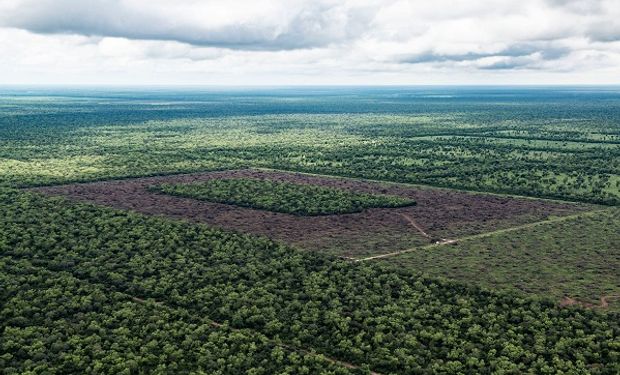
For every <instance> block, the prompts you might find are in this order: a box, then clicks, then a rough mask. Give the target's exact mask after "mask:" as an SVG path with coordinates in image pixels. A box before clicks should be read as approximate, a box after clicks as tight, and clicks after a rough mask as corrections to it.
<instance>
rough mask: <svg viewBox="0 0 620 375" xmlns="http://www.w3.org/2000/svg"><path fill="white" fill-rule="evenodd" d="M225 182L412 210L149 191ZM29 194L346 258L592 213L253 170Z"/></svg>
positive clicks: (522, 200) (488, 197) (531, 202)
mask: <svg viewBox="0 0 620 375" xmlns="http://www.w3.org/2000/svg"><path fill="white" fill-rule="evenodd" d="M230 177H243V178H256V179H270V180H276V181H287V182H293V183H299V184H313V185H321V186H330V187H337V188H341V189H347V190H351V191H357V192H367V193H379V194H390V195H397V196H402V197H406V198H412V199H414V200H415V201H416V202H417V204H416V205H415V206H410V207H401V208H371V209H368V210H365V211H363V212H360V213H354V214H343V215H328V216H314V217H310V216H301V217H300V216H294V215H289V214H285V213H278V212H270V211H263V210H255V209H251V208H244V207H238V206H232V205H226V204H220V203H211V202H206V201H200V200H195V199H190V198H182V197H175V196H171V195H164V194H159V193H154V192H150V191H148V190H147V188H148V186H150V185H156V184H160V183H190V182H197V181H206V180H209V179H214V178H230ZM33 190H35V191H39V192H42V193H44V194H49V195H60V196H66V197H68V198H70V199H73V200H76V201H82V202H91V203H96V204H100V205H105V206H111V207H115V208H120V209H128V210H133V211H137V212H141V213H145V214H152V215H164V216H168V217H172V218H178V219H186V220H189V221H192V222H201V223H206V224H208V225H211V226H214V227H219V228H223V229H227V230H235V231H239V232H246V233H252V234H259V235H265V236H268V237H270V238H272V239H275V240H279V241H284V242H287V243H289V244H292V245H295V246H298V247H302V248H305V249H309V250H318V251H325V252H329V253H332V254H337V255H340V256H345V257H358V256H365V255H366V256H368V255H376V254H382V253H389V252H393V251H396V250H402V249H405V248H409V247H414V246H420V245H427V244H429V243H431V242H432V241H433V239H442V238H456V237H459V236H463V235H472V234H477V233H483V232H487V231H491V230H497V229H501V228H508V227H512V226H515V225H520V224H524V223H528V222H534V221H539V220H543V219H545V218H547V217H548V216H549V215H555V216H563V215H568V214H571V213H575V212H578V211H584V210H587V209H590V206H588V205H579V204H572V203H563V202H555V201H545V200H535V199H526V198H514V197H508V196H499V195H490V194H477V193H467V192H462V191H456V190H449V189H435V188H426V187H414V186H410V185H399V184H383V183H380V182H372V181H360V180H354V179H341V178H331V177H321V176H314V175H307V174H301V173H289V172H278V171H265V170H252V169H245V170H234V171H221V172H207V173H196V174H187V175H174V176H158V177H145V178H136V179H127V180H114V181H104V182H94V183H85V184H72V185H62V186H51V187H41V188H35V189H33ZM413 223H415V225H413ZM422 228H424V229H422ZM421 229H422V230H421Z"/></svg>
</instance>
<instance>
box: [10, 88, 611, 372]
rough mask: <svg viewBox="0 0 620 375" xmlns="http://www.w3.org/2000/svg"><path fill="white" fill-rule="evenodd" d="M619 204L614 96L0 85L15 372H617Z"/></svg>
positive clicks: (586, 91)
mask: <svg viewBox="0 0 620 375" xmlns="http://www.w3.org/2000/svg"><path fill="white" fill-rule="evenodd" d="M214 171H220V172H217V173H220V175H223V174H224V173H228V174H229V175H231V176H257V175H258V176H260V175H267V174H269V173H271V174H270V175H271V176H278V175H279V176H280V178H284V177H282V176H284V175H286V174H289V175H290V174H295V175H296V176H297V177H295V178H293V177H290V181H315V182H317V181H320V179H323V180H327V179H329V180H330V181H331V182H329V183H328V182H323V184H322V185H321V184H320V183H316V184H313V183H305V184H303V183H302V184H296V183H286V182H282V180H278V181H275V180H273V181H271V180H261V179H256V178H254V179H250V178H228V179H226V178H222V179H213V180H208V181H206V180H197V179H195V178H194V177H195V176H194V175H189V174H193V173H197V172H200V173H204V174H205V175H204V176H203V177H204V178H205V179H208V178H211V177H208V176H206V174H208V173H211V172H214ZM304 173H305V174H304ZM302 174H303V178H302V177H300V176H302ZM163 176H166V177H165V178H169V177H174V178H175V179H176V180H175V181H194V182H195V181H200V182H197V183H179V182H175V183H171V184H161V183H159V184H157V183H155V184H151V185H149V184H147V183H144V182H136V181H135V180H136V178H138V177H139V178H142V179H144V178H151V179H154V180H157V179H158V178H162V179H163V178H164V177H163ZM192 176H194V177H192ZM203 177H201V178H203ZM343 177H347V179H344V178H343ZM274 178H275V177H274ZM345 180H346V182H345ZM371 180H372V181H371ZM93 181H99V182H100V183H98V184H90V185H93V186H88V187H86V186H84V185H85V184H83V183H86V182H93ZM123 181H125V182H127V183H121V182H123ZM159 181H163V180H159ZM65 184H72V185H65ZM142 184H144V185H142ZM372 184H376V185H381V186H379V187H376V188H372V189H371V187H372V186H375V185H372ZM371 185H372V186H371ZM148 186H150V189H151V190H152V191H147V188H148ZM343 186H349V187H352V188H350V189H347V188H339V187H343ZM35 187H39V188H41V189H42V187H48V188H49V189H50V191H51V190H53V189H52V188H57V189H58V191H61V190H62V191H65V192H67V194H66V195H65V196H66V197H60V196H57V195H54V194H51V193H49V194H43V193H38V192H36V191H35V190H33V188H35ZM355 187H357V188H355ZM114 189H117V190H119V191H120V190H122V191H120V192H119V191H116V192H115V191H114ZM356 189H357V190H356ZM373 189H376V190H373ZM390 189H392V190H390ZM388 190H389V191H393V192H399V191H400V192H403V193H402V194H396V193H395V194H393V195H389V194H387V193H386V194H384V193H382V192H385V191H388ZM39 191H42V190H39ZM364 191H365V192H368V191H371V192H372V194H370V193H364ZM143 193H144V194H143ZM87 194H91V195H93V196H97V197H98V198H99V199H101V200H105V199H104V198H106V199H107V198H110V199H109V200H107V201H112V200H113V199H118V198H119V197H127V200H128V201H127V202H121V203H123V204H117V206H115V207H117V208H112V207H107V206H105V205H99V204H94V203H84V201H88V199H86V198H87V197H86V195H87ZM106 194H107V195H109V197H106ZM401 196H402V197H405V196H414V197H415V199H411V198H406V199H405V198H402V197H401ZM131 197H134V198H135V200H134V201H132V200H131V199H130V198H131ZM136 197H137V198H136ZM152 197H156V198H157V199H155V198H152ZM188 198H189V199H188ZM201 200H206V202H205V201H201ZM179 201H185V202H186V205H175V203H178V202H179ZM89 202H91V201H89ZM145 202H146V203H145ZM187 202H189V204H191V205H192V206H195V207H188V204H187ZM209 202H219V203H218V204H212V203H209ZM116 203H119V202H116ZM160 203H161V204H169V205H170V206H167V207H155V208H156V209H153V207H152V206H156V205H157V204H160ZM619 204H620V93H619V92H618V91H617V90H616V89H600V90H593V89H590V88H584V87H556V88H519V87H511V88H484V89H482V88H475V87H472V88H461V89H458V90H457V89H451V88H432V89H431V88H403V87H398V88H392V87H385V88H348V87H342V88H334V89H332V90H331V91H330V90H323V89H316V90H302V89H294V88H280V89H247V90H231V91H226V90H216V91H209V90H199V89H192V88H187V89H180V88H179V89H178V90H176V91H166V90H151V91H149V90H141V89H123V90H115V89H112V88H108V89H97V88H80V89H78V88H37V89H33V90H30V91H28V92H25V91H23V90H19V89H0V373H2V374H84V373H101V374H150V373H153V374H216V375H219V374H221V375H229V374H230V375H233V374H235V375H236V374H248V375H262V374H264V375H268V374H282V375H284V374H290V375H296V374H308V375H313V374H325V375H341V374H342V375H346V374H355V375H358V374H359V375H361V374H365V375H396V374H429V375H430V374H606V375H611V374H614V375H615V374H619V373H620V315H619V314H620V311H619V310H618V300H617V299H614V298H616V297H615V296H616V295H617V294H618V293H619V292H620V291H619V290H618V285H619V283H618V277H619V275H618V273H617V272H618V271H617V270H618V269H619V268H620V266H619V263H618V261H619V258H618V248H619V247H618V241H619V240H620V239H619V238H618V233H620V220H619V216H618V215H619V212H618V207H617V206H618V205H619ZM139 205H145V206H147V207H142V208H145V209H144V212H143V213H139V212H138V211H140V209H139V208H140V207H137V206H139ZM149 205H150V206H149ZM214 206H217V207H220V208H221V207H224V208H222V209H220V211H218V214H219V215H220V216H218V217H217V218H216V219H217V220H219V221H217V220H215V219H214V221H213V223H215V224H213V225H211V224H209V225H207V224H205V222H206V220H205V221H201V220H200V218H205V219H209V218H211V219H213V217H215V209H214V208H213V207H214ZM238 206H242V208H240V207H238ZM403 206H407V207H403ZM421 206H424V207H421ZM205 207H206V208H205ZM373 207H384V208H382V209H381V210H380V209H377V210H372V209H370V208H373ZM418 208H420V209H419V210H418ZM199 209H202V210H203V211H204V212H198V211H199ZM149 210H150V211H149ZM209 210H211V211H209ZM235 210H236V211H235ZM382 210H385V211H382ZM265 211H273V212H265ZM360 211H361V212H360ZM374 211H381V212H380V213H379V214H377V216H373V215H370V213H373V212H374ZM159 213H173V214H174V213H176V215H177V216H176V218H175V217H171V216H166V215H160V214H159ZM188 213H189V214H191V215H193V216H192V217H191V218H190V217H188V216H184V215H187V214H188ZM244 213H245V214H247V213H252V217H253V218H254V222H253V223H251V225H250V226H247V225H246V226H245V227H244V225H242V224H248V223H247V222H245V223H236V224H238V225H237V226H231V227H230V229H223V227H224V226H219V225H216V224H217V223H225V222H227V221H226V220H228V221H231V220H237V218H239V217H244V216H243V215H244ZM282 213H288V214H291V215H285V214H282ZM342 213H347V215H343V216H346V217H347V218H348V221H347V220H341V222H340V223H339V225H341V226H338V225H329V223H330V220H337V219H338V216H336V215H338V214H342ZM312 215H319V217H305V216H312ZM364 215H366V216H364ZM407 215H409V216H407ZM416 215H417V216H416ZM246 216H250V215H246ZM302 216H303V217H302ZM362 216H364V217H365V218H366V219H365V221H364V222H362V221H361V220H359V218H360V217H362ZM267 217H269V218H271V219H270V220H274V221H268V220H266V219H265V218H267ZM375 219H377V220H383V221H384V223H382V224H384V226H381V225H376V226H374V227H367V226H368V225H372V224H373V223H374V222H375V221H377V220H375ZM416 220H417V221H416ZM388 221H389V222H388ZM418 221H419V223H418ZM276 222H279V223H284V229H283V232H284V234H286V236H283V237H281V238H280V239H274V238H268V237H267V235H269V234H272V233H274V230H273V229H274V228H271V227H270V226H271V223H276ZM301 222H305V224H304V225H306V226H305V227H303V226H299V227H294V225H300V224H299V223H301ZM319 223H322V224H321V225H322V226H318V225H317V224H319ZM326 223H327V224H326ZM387 224H389V225H387ZM247 227H252V228H258V229H260V230H258V231H257V232H256V233H254V234H250V233H252V232H250V231H244V230H243V229H244V228H247ZM311 227H315V229H314V232H312V238H309V239H307V241H302V240H304V236H303V234H304V233H301V234H300V232H298V231H296V230H299V228H310V229H312V228H311ZM316 228H318V229H316ZM364 228H370V229H368V230H365V229H364ZM371 229H372V230H371ZM427 231H428V232H429V233H430V234H429V233H427ZM360 233H361V234H362V235H361V236H358V234H360ZM345 234H346V235H348V236H349V237H346V235H345ZM399 235H401V237H398V236H399ZM293 237H294V238H293ZM291 238H293V239H294V240H297V241H301V242H303V243H302V244H303V246H301V245H299V246H297V245H296V244H293V243H292V242H294V241H289V242H287V241H284V240H281V239H291ZM349 239H357V242H356V243H355V244H354V246H353V247H352V248H350V250H351V249H353V250H351V251H350V252H349V253H346V252H343V251H342V250H343V248H344V246H343V245H342V243H343V241H348V240H349ZM313 241H314V242H313ZM399 241H400V242H402V244H404V245H403V247H402V248H398V249H394V248H393V247H394V246H395V244H396V243H398V242H399ZM301 242H300V243H301ZM316 243H321V245H322V246H323V247H324V248H326V249H328V250H329V251H327V252H323V251H321V250H319V249H318V248H312V246H311V245H312V244H316ZM405 245H408V246H411V247H410V248H407V246H405ZM343 254H344V255H345V256H343ZM375 254H381V257H376V256H375ZM348 255H351V256H353V258H352V257H351V256H348ZM603 297H605V298H606V299H605V301H603V299H602V298H603ZM603 302H605V303H603Z"/></svg>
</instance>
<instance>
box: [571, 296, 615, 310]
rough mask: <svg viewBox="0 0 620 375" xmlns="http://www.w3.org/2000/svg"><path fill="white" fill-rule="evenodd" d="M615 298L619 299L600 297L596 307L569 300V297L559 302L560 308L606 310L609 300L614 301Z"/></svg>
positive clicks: (587, 303) (592, 304) (591, 304)
mask: <svg viewBox="0 0 620 375" xmlns="http://www.w3.org/2000/svg"><path fill="white" fill-rule="evenodd" d="M615 298H620V296H601V297H600V298H599V304H598V305H596V304H594V303H589V302H583V301H577V300H576V299H574V298H571V297H569V296H564V297H563V298H562V299H561V300H560V307H566V306H581V307H585V308H587V309H606V308H608V307H609V300H610V299H615Z"/></svg>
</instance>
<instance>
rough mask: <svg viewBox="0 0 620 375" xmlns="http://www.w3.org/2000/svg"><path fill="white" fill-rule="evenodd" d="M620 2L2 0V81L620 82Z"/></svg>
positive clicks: (197, 82)
mask: <svg viewBox="0 0 620 375" xmlns="http://www.w3.org/2000/svg"><path fill="white" fill-rule="evenodd" d="M619 20H620V0H424V1H422V0H354V1H353V0H0V84H110V85H433V84H440V85H446V84H455V85H458V84H467V85H469V84H476V85H487V84H488V85H494V84H619V83H620V21H619Z"/></svg>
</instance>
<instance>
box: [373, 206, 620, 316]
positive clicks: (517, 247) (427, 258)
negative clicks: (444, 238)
mask: <svg viewBox="0 0 620 375" xmlns="http://www.w3.org/2000/svg"><path fill="white" fill-rule="evenodd" d="M384 260H385V261H388V262H391V263H392V264H395V265H397V267H398V268H401V267H404V268H410V269H415V270H423V271H424V273H425V274H427V275H429V276H435V277H437V276H442V277H449V278H451V279H455V280H461V281H464V282H468V283H474V284H477V285H480V286H483V287H486V288H493V289H511V290H518V291H522V292H525V293H526V294H529V295H537V296H541V297H547V298H553V299H554V300H556V301H558V303H560V304H563V305H566V304H579V305H583V306H586V307H591V308H599V309H600V308H606V309H612V310H615V311H620V283H619V282H618V280H620V210H618V209H617V208H613V209H606V210H601V211H596V212H594V213H587V214H583V215H578V216H577V217H574V218H569V219H568V220H563V221H557V222H552V223H546V224H541V225H536V226H532V227H528V228H525V229H522V230H515V231H510V232H500V233H496V234H491V235H488V236H483V237H474V238H471V239H466V240H461V241H459V243H458V244H451V245H445V246H437V247H433V248H420V249H419V250H417V251H412V252H409V253H407V254H401V255H399V256H396V257H392V258H385V259H384Z"/></svg>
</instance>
